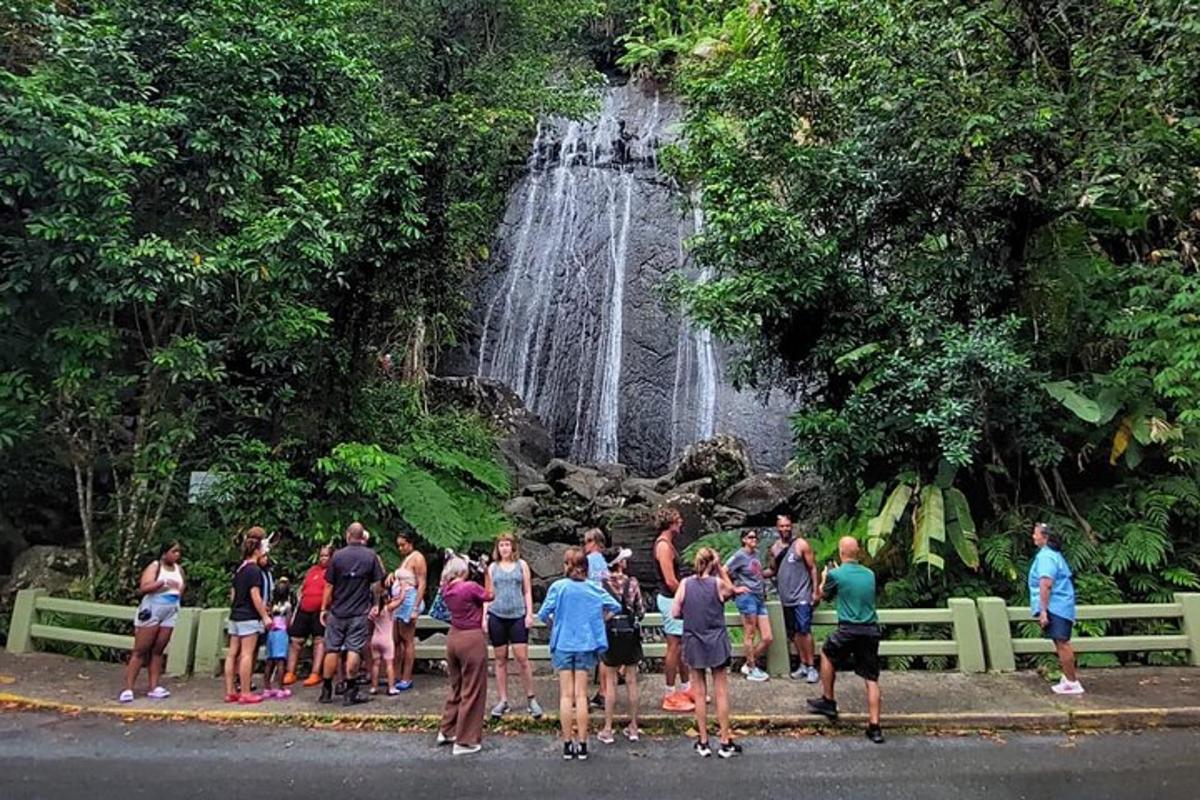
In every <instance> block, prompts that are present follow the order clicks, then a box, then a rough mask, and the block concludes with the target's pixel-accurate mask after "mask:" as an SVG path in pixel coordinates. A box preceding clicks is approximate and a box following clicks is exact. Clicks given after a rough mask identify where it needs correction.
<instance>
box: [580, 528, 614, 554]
mask: <svg viewBox="0 0 1200 800" xmlns="http://www.w3.org/2000/svg"><path fill="white" fill-rule="evenodd" d="M583 543H584V544H594V545H599V547H600V549H604V546H605V545H606V544H608V542H606V541H605V539H604V531H602V530H600V529H599V528H588V529H587V530H586V531H584V534H583Z"/></svg>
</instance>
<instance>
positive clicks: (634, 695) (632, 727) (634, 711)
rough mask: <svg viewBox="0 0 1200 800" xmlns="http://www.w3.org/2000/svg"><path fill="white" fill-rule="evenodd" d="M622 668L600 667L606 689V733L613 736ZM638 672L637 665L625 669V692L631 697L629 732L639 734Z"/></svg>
mask: <svg viewBox="0 0 1200 800" xmlns="http://www.w3.org/2000/svg"><path fill="white" fill-rule="evenodd" d="M620 670H621V668H620V667H609V666H605V665H603V664H602V665H601V666H600V675H601V676H602V680H603V688H604V731H605V733H608V734H611V733H612V729H613V714H614V712H615V711H616V707H617V676H618V675H619V674H620ZM637 679H638V670H637V665H636V664H634V665H630V666H627V667H625V692H626V694H627V695H628V697H629V727H628V728H627V730H628V731H630V732H632V733H637V730H638V682H637Z"/></svg>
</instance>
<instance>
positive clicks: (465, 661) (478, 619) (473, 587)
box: [437, 558, 495, 756]
mask: <svg viewBox="0 0 1200 800" xmlns="http://www.w3.org/2000/svg"><path fill="white" fill-rule="evenodd" d="M494 599H495V596H494V595H493V594H492V593H491V592H488V591H486V590H484V588H483V587H482V586H480V585H479V584H478V583H473V582H472V581H469V580H467V562H466V561H464V560H462V559H461V558H452V559H450V560H449V561H447V562H446V566H445V568H444V569H443V570H442V601H443V602H445V604H446V608H447V609H448V610H449V611H450V636H449V637H448V638H447V640H446V669H447V672H448V673H449V676H450V687H449V691H448V692H447V694H446V710H445V711H444V712H443V713H442V722H441V726H440V727H439V729H438V735H437V743H438V744H449V743H451V742H453V743H454V750H453V753H454V755H456V756H461V755H467V754H469V753H478V752H479V750H480V749H481V748H482V745H481V744H480V742H481V741H482V739H483V714H484V710H485V709H484V706H485V705H486V703H487V640H486V639H485V638H484V635H483V604H484V603H487V602H490V601H492V600H494Z"/></svg>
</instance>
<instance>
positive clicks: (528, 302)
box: [473, 85, 789, 472]
mask: <svg viewBox="0 0 1200 800" xmlns="http://www.w3.org/2000/svg"><path fill="white" fill-rule="evenodd" d="M678 116H679V110H678V107H677V106H676V105H675V104H674V103H673V102H672V101H670V100H668V99H666V98H661V97H659V96H658V94H657V93H655V92H653V91H649V92H645V91H642V90H641V89H640V88H639V87H637V86H633V85H627V86H621V87H614V88H611V89H608V90H606V91H605V93H604V98H603V104H602V108H601V111H600V114H599V115H598V116H597V117H596V118H594V119H592V120H587V121H577V120H561V119H552V120H547V121H544V122H543V123H542V124H540V125H539V126H538V129H537V134H536V136H535V139H534V142H533V148H532V151H531V153H530V156H529V159H528V162H527V171H526V174H525V176H524V177H523V178H522V179H521V180H520V181H519V182H518V184H517V186H516V187H515V188H514V189H513V191H512V193H511V195H510V198H509V204H508V208H507V211H506V213H505V218H504V222H503V224H502V226H501V228H500V230H499V231H498V232H497V236H496V246H495V248H494V250H493V253H494V256H493V264H494V265H495V267H497V269H496V271H495V272H494V273H493V274H492V276H491V277H490V278H489V279H488V280H486V281H485V283H484V284H483V286H482V287H481V292H482V304H481V306H480V310H481V319H480V320H479V321H480V328H479V336H478V340H477V342H476V344H475V347H476V348H477V349H475V353H477V356H476V358H477V360H476V362H475V364H474V365H473V368H474V371H475V372H476V373H477V374H478V375H479V376H480V377H485V378H493V379H496V380H499V381H501V382H503V383H505V384H507V385H508V386H510V387H511V388H512V389H514V390H515V391H516V392H517V393H518V394H519V395H521V397H522V398H523V399H524V401H525V404H526V406H527V407H528V408H530V409H531V410H532V411H534V412H535V413H536V414H537V415H538V416H539V417H541V419H542V421H543V422H544V423H545V425H546V427H547V429H548V430H549V431H550V433H551V435H552V436H553V437H554V441H555V447H556V450H557V451H558V453H559V454H560V455H563V456H565V457H568V458H570V459H572V460H574V461H577V462H583V463H607V462H615V461H618V460H620V461H621V462H623V463H626V464H629V465H631V466H633V467H635V468H636V469H638V470H640V471H643V472H656V471H660V470H662V469H663V468H665V467H666V466H667V464H668V463H669V461H670V460H671V459H672V458H673V457H674V456H675V455H676V454H678V453H679V452H680V451H681V450H682V449H683V448H684V447H686V446H687V445H688V444H690V443H691V442H693V441H696V440H697V439H702V438H707V437H709V436H711V435H713V434H714V433H716V432H721V431H724V432H730V433H735V434H736V435H739V436H741V437H742V438H744V439H746V440H747V441H748V442H749V443H750V445H751V451H752V454H753V455H754V456H755V458H756V461H757V462H758V463H759V465H760V466H763V467H768V468H770V467H777V466H779V465H781V464H782V461H783V460H784V459H785V457H786V451H787V446H788V439H789V437H788V432H787V426H786V419H785V415H784V413H783V411H782V409H781V408H780V407H779V404H778V403H776V404H773V407H771V408H767V409H764V407H763V406H762V405H761V404H760V403H758V402H757V400H755V399H754V398H752V397H750V396H748V395H745V394H742V393H738V392H735V391H734V390H733V389H732V388H731V387H729V386H727V385H725V384H723V383H722V382H721V380H720V364H721V352H720V348H719V347H718V346H717V345H716V343H715V342H714V341H713V338H712V335H711V334H710V333H709V332H708V331H707V330H703V329H697V328H695V327H694V326H692V325H690V324H689V323H688V322H686V321H685V320H680V319H678V317H677V315H673V313H672V312H671V311H670V310H669V309H667V308H666V307H665V306H664V305H663V303H662V301H661V299H660V294H659V290H660V288H661V286H662V284H663V282H664V281H665V280H666V278H667V277H668V276H669V275H670V274H671V273H673V272H675V271H676V270H684V271H685V272H688V273H691V274H693V275H695V274H696V273H695V272H694V271H693V270H692V268H691V264H690V260H689V258H688V255H687V252H686V248H685V247H684V242H686V240H687V239H688V238H690V237H691V235H692V234H693V232H695V231H697V230H699V229H700V228H701V226H702V225H703V216H702V213H701V211H700V207H699V203H698V201H697V198H695V197H693V198H691V201H692V202H691V203H690V205H691V207H692V208H691V212H690V213H688V212H687V210H686V207H687V206H688V205H689V203H688V202H687V198H685V197H684V196H682V195H681V193H680V192H678V191H677V190H676V188H675V187H674V186H673V185H672V184H671V183H670V181H668V180H667V179H666V178H665V177H664V176H663V175H662V174H661V173H660V172H659V171H658V149H659V147H660V146H661V145H662V144H664V143H666V142H668V141H670V139H671V136H672V127H673V124H674V123H675V121H676V120H677V119H678ZM698 278H699V279H700V280H708V279H710V278H711V275H710V274H709V273H707V272H700V273H699V274H698Z"/></svg>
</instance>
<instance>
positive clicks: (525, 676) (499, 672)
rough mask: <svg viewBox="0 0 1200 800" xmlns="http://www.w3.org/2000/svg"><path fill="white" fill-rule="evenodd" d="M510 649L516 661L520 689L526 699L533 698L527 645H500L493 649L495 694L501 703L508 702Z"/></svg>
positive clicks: (531, 670)
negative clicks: (494, 657)
mask: <svg viewBox="0 0 1200 800" xmlns="http://www.w3.org/2000/svg"><path fill="white" fill-rule="evenodd" d="M510 647H511V649H512V655H513V658H515V659H516V661H517V674H518V675H520V677H521V689H522V690H523V691H524V692H525V697H526V699H528V698H531V697H533V696H534V692H533V667H532V666H531V665H530V663H529V645H527V644H513V645H500V646H499V647H495V648H493V649H494V650H495V653H496V687H497V688H496V693H497V695H498V696H499V697H500V700H501V702H505V703H507V702H508V651H509V649H510Z"/></svg>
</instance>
